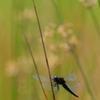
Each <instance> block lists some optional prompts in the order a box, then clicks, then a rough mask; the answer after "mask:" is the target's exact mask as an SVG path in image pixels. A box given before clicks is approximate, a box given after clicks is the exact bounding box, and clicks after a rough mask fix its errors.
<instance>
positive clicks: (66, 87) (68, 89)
mask: <svg viewBox="0 0 100 100" xmlns="http://www.w3.org/2000/svg"><path fill="white" fill-rule="evenodd" d="M62 86H63V87H64V88H65V89H66V90H67V91H68V92H70V93H71V94H73V95H74V96H75V97H79V96H78V95H77V94H76V93H74V92H73V91H72V90H71V89H70V88H69V87H68V86H67V85H66V84H62Z"/></svg>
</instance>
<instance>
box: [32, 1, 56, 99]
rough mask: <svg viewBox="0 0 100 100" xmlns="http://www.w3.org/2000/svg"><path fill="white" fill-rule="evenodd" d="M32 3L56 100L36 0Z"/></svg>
mask: <svg viewBox="0 0 100 100" xmlns="http://www.w3.org/2000/svg"><path fill="white" fill-rule="evenodd" d="M32 1H33V6H34V10H35V14H36V18H37V22H38V27H39V31H40V32H39V33H40V37H41V41H42V46H43V51H44V55H45V60H46V64H47V69H48V73H49V78H50V84H51V89H52V96H53V100H55V95H54V91H53V85H52V80H51V73H50V68H49V62H48V58H47V53H46V49H45V44H44V41H43V36H42V30H41V26H40V21H39V17H38V13H37V9H36V6H35V2H34V0H32Z"/></svg>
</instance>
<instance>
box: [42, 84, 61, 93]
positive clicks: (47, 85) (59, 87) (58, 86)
mask: <svg viewBox="0 0 100 100" xmlns="http://www.w3.org/2000/svg"><path fill="white" fill-rule="evenodd" d="M42 85H43V88H44V89H46V90H51V84H50V82H42ZM40 87H41V86H40ZM60 89H62V87H61V86H60V85H58V84H56V83H55V82H53V91H54V93H55V94H56V93H57V92H58V91H59V90H60Z"/></svg>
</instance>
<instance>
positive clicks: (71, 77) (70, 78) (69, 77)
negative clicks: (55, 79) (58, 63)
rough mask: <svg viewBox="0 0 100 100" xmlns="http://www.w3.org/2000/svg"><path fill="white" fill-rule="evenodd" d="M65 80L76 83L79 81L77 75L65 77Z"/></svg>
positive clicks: (72, 74)
mask: <svg viewBox="0 0 100 100" xmlns="http://www.w3.org/2000/svg"><path fill="white" fill-rule="evenodd" d="M64 79H65V80H69V81H74V80H76V79H77V75H76V74H75V73H71V74H69V75H67V76H65V77H64Z"/></svg>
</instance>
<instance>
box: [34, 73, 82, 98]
mask: <svg viewBox="0 0 100 100" xmlns="http://www.w3.org/2000/svg"><path fill="white" fill-rule="evenodd" d="M33 77H34V78H35V79H37V80H39V79H38V75H37V74H35V75H33ZM39 77H40V79H41V81H42V85H43V88H44V89H47V90H51V87H50V86H51V85H50V79H49V77H48V76H42V75H39ZM51 79H52V84H53V90H54V93H57V92H58V91H59V90H60V89H61V86H62V87H63V88H64V89H66V90H67V91H68V92H69V93H71V94H72V95H74V96H75V97H78V95H77V94H76V93H74V92H73V91H72V90H78V89H79V88H80V87H81V85H82V84H81V82H79V81H76V79H77V76H76V74H75V73H72V74H70V75H67V76H65V77H57V76H53V77H51Z"/></svg>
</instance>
